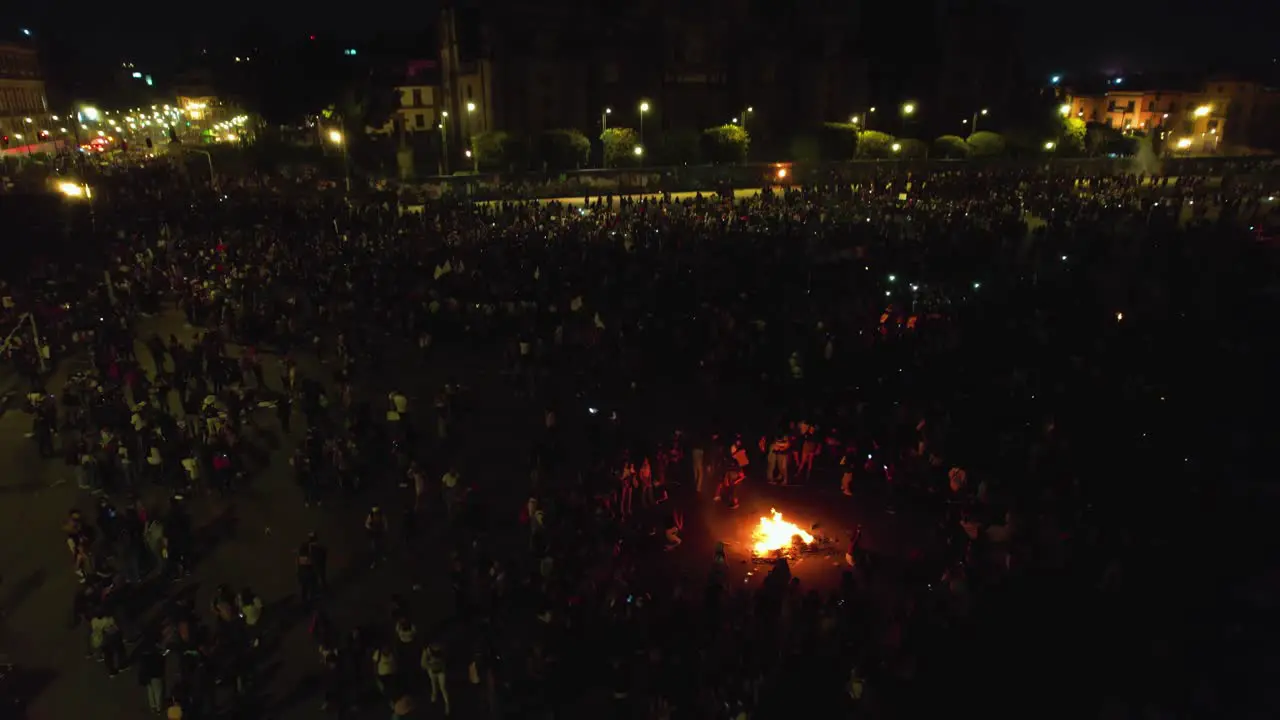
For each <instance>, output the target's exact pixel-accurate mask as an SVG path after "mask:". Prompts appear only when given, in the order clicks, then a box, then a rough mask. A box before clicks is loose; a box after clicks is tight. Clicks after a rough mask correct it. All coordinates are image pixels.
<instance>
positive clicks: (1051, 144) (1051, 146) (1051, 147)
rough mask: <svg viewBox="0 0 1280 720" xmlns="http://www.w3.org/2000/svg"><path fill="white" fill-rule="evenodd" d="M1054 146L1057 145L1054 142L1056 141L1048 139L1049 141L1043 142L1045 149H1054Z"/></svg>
mask: <svg viewBox="0 0 1280 720" xmlns="http://www.w3.org/2000/svg"><path fill="white" fill-rule="evenodd" d="M1055 147H1057V144H1056V143H1054V142H1053V141H1052V140H1050V141H1049V142H1046V143H1045V144H1044V149H1045V150H1052V149H1054V148H1055Z"/></svg>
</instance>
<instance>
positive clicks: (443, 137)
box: [440, 110, 449, 175]
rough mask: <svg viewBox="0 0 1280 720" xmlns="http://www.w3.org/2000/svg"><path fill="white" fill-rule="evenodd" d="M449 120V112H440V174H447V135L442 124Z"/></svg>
mask: <svg viewBox="0 0 1280 720" xmlns="http://www.w3.org/2000/svg"><path fill="white" fill-rule="evenodd" d="M448 119H449V111H448V110H441V111H440V174H441V175H448V174H449V135H448V133H446V132H445V130H444V123H445V121H446V120H448Z"/></svg>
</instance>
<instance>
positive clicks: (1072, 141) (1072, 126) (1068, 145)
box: [1058, 117, 1088, 155]
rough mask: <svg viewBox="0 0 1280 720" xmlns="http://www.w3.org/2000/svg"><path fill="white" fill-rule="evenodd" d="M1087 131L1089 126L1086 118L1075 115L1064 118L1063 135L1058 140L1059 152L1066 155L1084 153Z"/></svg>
mask: <svg viewBox="0 0 1280 720" xmlns="http://www.w3.org/2000/svg"><path fill="white" fill-rule="evenodd" d="M1087 133H1088V128H1087V127H1086V126H1085V123H1084V120H1081V119H1080V118H1075V117H1072V118H1064V119H1063V122H1062V137H1061V139H1060V140H1058V152H1059V153H1061V154H1066V155H1083V154H1084V148H1085V135H1086V134H1087Z"/></svg>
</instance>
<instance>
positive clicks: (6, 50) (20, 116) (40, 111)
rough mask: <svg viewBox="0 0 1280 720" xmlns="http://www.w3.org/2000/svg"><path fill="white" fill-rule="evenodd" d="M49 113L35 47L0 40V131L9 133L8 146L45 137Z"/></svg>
mask: <svg viewBox="0 0 1280 720" xmlns="http://www.w3.org/2000/svg"><path fill="white" fill-rule="evenodd" d="M52 117H53V116H52V115H51V114H50V112H49V100H48V98H47V97H46V96H45V86H44V76H43V74H42V73H41V71H40V59H39V56H37V55H36V51H35V48H32V47H27V46H25V45H19V44H10V43H3V44H0V133H3V134H4V135H6V136H8V137H9V147H10V148H13V147H14V146H20V145H31V144H37V143H39V142H40V141H41V139H42V138H47V137H48V136H49V133H50V132H51V131H50V127H51V123H52V122H53V119H52Z"/></svg>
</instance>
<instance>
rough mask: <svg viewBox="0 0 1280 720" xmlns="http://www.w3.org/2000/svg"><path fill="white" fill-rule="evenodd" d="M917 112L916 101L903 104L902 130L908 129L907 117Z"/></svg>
mask: <svg viewBox="0 0 1280 720" xmlns="http://www.w3.org/2000/svg"><path fill="white" fill-rule="evenodd" d="M915 112H916V104H915V103H913V102H909V103H903V104H902V131H903V132H906V131H907V118H909V117H911V116H912V115H914V114H915Z"/></svg>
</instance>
